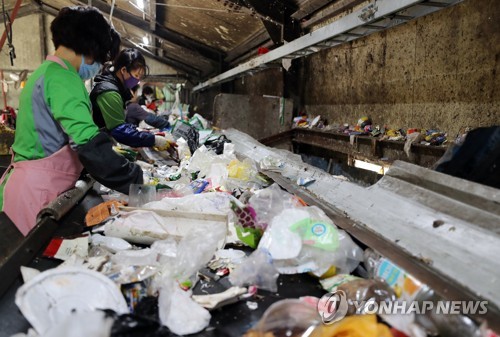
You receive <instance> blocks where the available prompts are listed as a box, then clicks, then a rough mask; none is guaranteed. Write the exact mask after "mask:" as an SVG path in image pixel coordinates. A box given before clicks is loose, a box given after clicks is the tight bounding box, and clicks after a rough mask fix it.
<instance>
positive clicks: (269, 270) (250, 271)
mask: <svg viewBox="0 0 500 337" xmlns="http://www.w3.org/2000/svg"><path fill="white" fill-rule="evenodd" d="M278 276H279V273H278V271H277V270H276V268H275V267H274V265H273V262H272V258H271V256H270V255H269V253H268V252H266V251H265V250H261V249H258V250H256V251H254V252H253V253H252V254H251V255H250V256H249V257H248V258H247V259H246V260H245V261H243V262H242V263H241V264H240V265H238V266H237V267H236V268H235V269H234V270H233V272H232V273H231V274H230V276H229V281H230V282H231V284H233V285H235V286H240V287H242V286H245V285H256V286H257V287H258V288H259V289H265V290H269V291H272V292H276V291H277V290H278V285H277V282H276V280H277V279H278Z"/></svg>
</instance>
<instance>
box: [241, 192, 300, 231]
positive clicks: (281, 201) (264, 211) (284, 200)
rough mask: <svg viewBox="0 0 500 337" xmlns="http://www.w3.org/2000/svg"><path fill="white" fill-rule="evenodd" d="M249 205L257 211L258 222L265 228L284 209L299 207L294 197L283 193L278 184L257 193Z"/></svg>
mask: <svg viewBox="0 0 500 337" xmlns="http://www.w3.org/2000/svg"><path fill="white" fill-rule="evenodd" d="M248 203H249V204H250V206H251V207H252V208H253V209H254V210H255V213H256V217H257V221H258V222H259V224H260V225H261V227H263V228H266V227H267V225H268V224H269V223H270V222H271V220H272V219H273V218H274V217H275V216H276V215H278V214H280V213H281V212H282V211H283V210H284V209H287V208H294V207H296V206H297V202H296V201H295V198H294V196H293V195H291V194H290V193H288V192H286V191H283V190H282V189H281V187H280V186H279V185H278V184H276V183H274V184H272V185H271V186H269V187H267V188H264V189H262V190H260V191H257V192H255V194H254V195H253V196H252V197H251V198H250V199H249V200H248Z"/></svg>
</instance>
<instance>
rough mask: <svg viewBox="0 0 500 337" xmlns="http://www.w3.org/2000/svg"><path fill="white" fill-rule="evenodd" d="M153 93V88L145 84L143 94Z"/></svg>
mask: <svg viewBox="0 0 500 337" xmlns="http://www.w3.org/2000/svg"><path fill="white" fill-rule="evenodd" d="M152 93H153V88H151V87H148V86H145V87H144V88H142V94H143V95H149V94H152Z"/></svg>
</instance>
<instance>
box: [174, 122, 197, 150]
mask: <svg viewBox="0 0 500 337" xmlns="http://www.w3.org/2000/svg"><path fill="white" fill-rule="evenodd" d="M172 136H174V138H175V140H177V139H179V138H181V137H182V138H184V139H185V140H186V142H187V143H188V146H189V150H191V153H194V151H196V150H197V149H198V146H199V145H200V143H199V142H200V134H199V133H198V130H196V128H195V127H194V126H192V125H190V124H188V123H186V122H184V121H181V120H178V121H177V122H175V124H174V126H173V127H172Z"/></svg>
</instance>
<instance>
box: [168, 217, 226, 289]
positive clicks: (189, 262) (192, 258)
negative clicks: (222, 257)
mask: <svg viewBox="0 0 500 337" xmlns="http://www.w3.org/2000/svg"><path fill="white" fill-rule="evenodd" d="M225 237H226V228H225V227H222V226H213V227H212V226H200V227H197V228H194V229H192V230H191V232H190V233H189V234H188V235H186V236H185V237H184V238H182V240H181V241H180V242H179V245H178V248H177V256H176V261H175V265H174V268H173V272H174V278H175V279H176V280H180V281H183V280H187V279H189V278H190V277H191V276H193V275H194V274H196V272H197V271H198V270H199V269H201V268H202V267H204V266H205V265H206V264H207V263H208V262H209V261H210V260H211V259H212V257H213V256H214V254H215V251H216V250H217V248H218V247H219V243H220V242H221V241H223V240H224V239H225Z"/></svg>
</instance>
